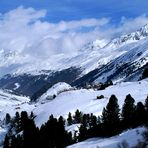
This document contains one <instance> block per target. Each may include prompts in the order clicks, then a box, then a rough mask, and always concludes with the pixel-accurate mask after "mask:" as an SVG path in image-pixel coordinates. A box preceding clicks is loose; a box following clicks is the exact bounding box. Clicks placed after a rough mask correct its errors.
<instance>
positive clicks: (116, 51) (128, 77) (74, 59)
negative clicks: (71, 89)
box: [0, 25, 148, 96]
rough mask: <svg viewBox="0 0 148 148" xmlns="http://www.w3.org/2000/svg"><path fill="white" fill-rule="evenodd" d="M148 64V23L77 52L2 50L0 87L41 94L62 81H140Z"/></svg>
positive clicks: (93, 43) (79, 82)
mask: <svg viewBox="0 0 148 148" xmlns="http://www.w3.org/2000/svg"><path fill="white" fill-rule="evenodd" d="M146 68H148V25H145V26H144V27H142V28H140V29H139V30H137V31H136V32H133V33H131V34H127V35H123V36H121V37H119V38H116V39H113V40H112V41H110V42H108V41H106V40H96V41H94V42H92V43H89V44H87V45H86V46H85V47H83V48H82V49H80V50H79V51H78V52H76V53H72V54H71V55H69V54H59V55H53V56H51V57H49V58H48V59H44V60H43V59H38V58H35V57H31V56H30V55H27V54H23V53H20V52H6V51H5V50H0V72H1V74H0V77H1V79H0V88H2V89H8V90H11V91H13V92H15V93H19V94H24V95H27V96H33V95H34V94H36V93H37V92H40V95H41V94H42V93H44V91H45V90H47V89H48V88H49V87H51V86H52V85H54V84H55V83H58V82H66V83H69V84H71V85H73V86H84V85H85V84H86V83H99V82H103V83H105V82H107V81H110V80H112V81H113V82H114V83H116V82H121V81H137V80H139V79H141V77H142V73H143V71H144V69H146Z"/></svg>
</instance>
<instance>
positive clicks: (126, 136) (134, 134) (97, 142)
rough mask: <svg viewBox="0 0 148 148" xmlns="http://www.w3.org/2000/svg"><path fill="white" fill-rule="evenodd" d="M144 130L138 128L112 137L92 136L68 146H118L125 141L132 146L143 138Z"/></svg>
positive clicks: (96, 147) (109, 147)
mask: <svg viewBox="0 0 148 148" xmlns="http://www.w3.org/2000/svg"><path fill="white" fill-rule="evenodd" d="M143 131H144V128H136V129H132V130H128V131H126V132H124V133H122V134H120V135H118V136H114V137H111V138H91V139H88V140H85V141H83V142H79V143H77V144H74V145H71V146H68V148H118V144H119V143H122V142H125V141H126V142H127V143H128V145H129V147H132V146H135V145H136V144H137V142H138V141H139V140H142V136H141V133H142V132H143Z"/></svg>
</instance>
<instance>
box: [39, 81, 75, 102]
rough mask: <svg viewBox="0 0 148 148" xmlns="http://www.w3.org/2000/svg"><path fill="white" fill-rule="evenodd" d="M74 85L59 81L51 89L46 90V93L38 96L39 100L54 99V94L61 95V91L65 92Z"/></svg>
mask: <svg viewBox="0 0 148 148" xmlns="http://www.w3.org/2000/svg"><path fill="white" fill-rule="evenodd" d="M71 89H72V87H71V86H70V85H69V84H67V83H64V82H59V83H57V84H55V85H54V86H52V87H51V88H50V89H48V90H47V91H46V93H44V94H43V95H42V96H41V97H39V98H38V102H42V103H43V102H46V101H48V100H52V99H54V98H53V97H54V96H57V95H59V94H60V93H62V92H64V91H68V90H71Z"/></svg>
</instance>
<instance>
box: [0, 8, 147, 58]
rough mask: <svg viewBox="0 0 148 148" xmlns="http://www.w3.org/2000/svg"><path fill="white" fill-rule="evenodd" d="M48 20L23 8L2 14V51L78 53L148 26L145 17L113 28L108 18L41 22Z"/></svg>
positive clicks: (128, 20) (46, 54)
mask: <svg viewBox="0 0 148 148" xmlns="http://www.w3.org/2000/svg"><path fill="white" fill-rule="evenodd" d="M45 17H46V11H45V10H40V11H37V10H35V9H33V8H27V9H25V8H23V7H19V8H17V9H15V10H12V11H10V12H8V13H6V14H1V15H0V49H4V50H6V51H7V50H12V51H14V50H17V51H20V52H25V53H27V54H30V55H33V56H35V55H36V56H40V57H45V56H47V57H49V56H50V55H53V54H57V53H70V52H73V51H77V50H78V49H80V48H81V47H83V46H84V45H85V44H86V43H88V42H89V41H93V40H95V39H99V38H100V39H102V38H112V37H113V36H116V35H117V34H122V33H123V32H124V33H128V32H131V31H133V30H135V29H137V28H139V27H140V26H143V25H144V24H146V23H147V22H148V17H147V16H145V15H142V16H139V17H137V18H134V19H127V18H124V17H123V18H122V19H121V22H120V24H119V25H118V26H114V25H112V24H110V19H108V18H102V19H94V18H91V19H82V20H75V21H68V22H66V21H61V22H58V23H51V22H48V21H43V20H41V19H42V18H45Z"/></svg>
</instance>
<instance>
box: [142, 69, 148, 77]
mask: <svg viewBox="0 0 148 148" xmlns="http://www.w3.org/2000/svg"><path fill="white" fill-rule="evenodd" d="M145 78H148V68H146V69H145V70H144V71H143V73H142V79H145Z"/></svg>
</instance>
